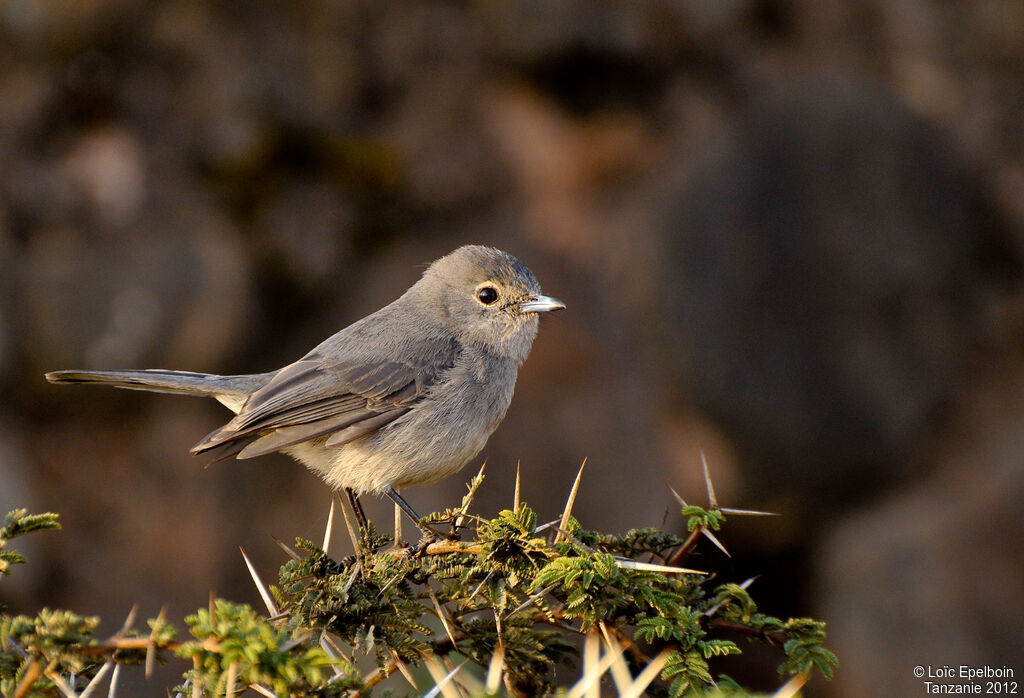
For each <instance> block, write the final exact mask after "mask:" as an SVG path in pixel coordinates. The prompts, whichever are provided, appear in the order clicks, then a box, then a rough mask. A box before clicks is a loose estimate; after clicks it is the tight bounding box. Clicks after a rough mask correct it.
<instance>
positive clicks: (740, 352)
mask: <svg viewBox="0 0 1024 698" xmlns="http://www.w3.org/2000/svg"><path fill="white" fill-rule="evenodd" d="M678 172H679V173H678V174H676V175H674V176H670V177H669V178H668V180H667V184H666V185H665V186H666V187H667V188H668V189H669V192H668V193H667V195H666V198H667V200H668V202H669V203H668V204H667V207H666V210H667V213H666V214H664V215H663V216H662V217H661V218H660V222H659V226H660V227H659V228H658V232H659V234H660V235H661V236H662V239H663V245H664V246H663V248H662V250H663V253H662V254H661V255H660V257H659V262H660V263H661V269H660V275H659V277H658V278H659V279H660V284H659V285H658V287H657V288H656V289H655V291H656V292H657V291H660V290H661V289H670V292H668V293H659V294H658V296H657V297H656V298H652V299H651V302H652V303H657V304H658V305H659V307H660V308H661V309H662V311H661V312H660V313H659V314H658V316H659V317H660V318H661V319H663V320H664V321H665V325H664V327H663V332H664V336H666V337H668V342H669V343H668V348H670V350H674V351H671V353H670V354H669V356H670V357H671V360H672V361H673V362H674V363H675V365H676V366H677V367H678V368H679V369H681V375H680V377H679V380H680V383H679V388H678V390H679V392H680V393H681V394H684V395H692V398H693V400H694V401H695V404H696V406H697V408H698V409H699V410H700V411H701V412H703V413H705V414H708V415H710V416H711V417H712V418H714V419H715V420H717V421H718V423H719V424H720V425H721V426H722V427H723V429H724V430H725V432H726V434H727V435H728V436H729V437H730V438H731V439H732V440H733V442H734V443H736V445H737V446H738V448H739V451H740V457H741V459H742V462H743V465H744V472H745V477H746V479H747V489H748V491H749V492H751V493H752V494H751V496H752V497H754V498H756V499H761V500H763V499H765V498H768V499H770V498H771V497H772V496H773V495H772V494H771V493H781V492H785V493H789V496H801V499H802V501H801V503H800V507H801V508H803V509H805V510H807V509H809V510H811V511H823V510H831V509H834V508H835V507H849V506H852V505H853V504H855V503H856V502H857V501H858V500H859V499H861V498H863V497H867V496H869V495H871V494H872V493H876V492H877V491H878V489H877V488H878V486H879V485H882V484H886V483H894V482H897V481H899V479H900V477H901V476H903V475H905V474H906V473H907V472H908V468H909V467H910V464H911V462H912V455H913V452H914V450H915V449H916V448H917V447H918V445H919V444H920V443H921V440H922V439H923V438H925V436H926V434H927V433H928V430H929V429H930V428H933V427H934V426H935V425H936V424H937V423H938V422H937V421H936V420H938V419H940V418H941V417H942V415H943V408H945V407H946V406H948V405H949V404H950V401H951V400H953V399H954V398H955V397H956V395H957V391H958V390H959V389H960V388H961V387H962V385H963V381H964V379H966V378H967V377H968V376H969V371H970V368H971V366H972V365H973V364H975V363H977V362H978V361H979V360H980V357H981V356H982V355H983V353H984V352H985V351H986V350H990V349H992V347H993V341H994V337H993V334H992V327H991V326H990V325H989V324H988V323H989V321H990V320H991V318H992V316H993V307H997V305H996V303H997V301H996V299H998V298H999V297H1000V294H1002V295H1003V296H1005V295H1006V294H1007V292H1008V291H1009V290H1010V288H1012V284H1013V283H1016V282H1018V280H1019V275H1020V252H1019V250H1017V249H1016V248H1015V240H1014V236H1013V235H1012V234H1011V232H1010V229H1009V227H1008V226H1007V225H1006V224H1005V223H1003V222H1001V220H1000V218H999V216H998V215H997V213H996V212H995V211H994V210H993V206H992V204H991V203H989V202H988V201H987V200H986V197H985V196H984V195H983V194H982V192H981V191H980V190H979V188H978V186H977V184H976V180H975V179H974V178H973V177H972V169H971V167H970V166H969V165H967V164H966V163H965V162H964V160H963V159H962V158H961V157H960V156H959V155H958V154H957V153H956V151H955V149H954V148H952V147H951V146H950V145H949V144H948V143H947V142H945V141H944V140H943V139H942V138H941V137H940V136H939V135H938V134H937V133H936V132H935V131H934V130H933V129H932V128H930V127H929V126H927V125H926V124H924V123H923V122H921V121H920V120H919V119H917V118H915V117H914V116H913V115H911V114H910V113H909V112H908V111H907V110H906V109H904V108H902V107H901V106H900V105H899V104H898V102H896V101H895V100H893V99H892V98H891V97H890V96H888V95H886V94H885V93H884V92H881V91H878V90H876V89H874V88H872V87H870V86H868V85H865V84H858V83H855V82H851V81H848V80H826V79H812V80H801V81H799V82H798V83H794V84H790V85H788V86H783V87H779V88H777V89H776V90H774V91H772V93H771V94H770V95H769V96H768V97H766V98H753V99H751V100H750V102H749V103H748V105H747V106H746V108H745V109H744V110H743V111H742V112H741V113H740V114H739V115H738V117H737V119H736V121H735V124H734V126H733V127H732V128H731V129H729V131H728V132H727V133H726V134H724V135H723V137H722V138H721V139H720V140H719V142H718V143H716V144H714V145H710V146H709V147H708V149H707V153H706V154H705V155H704V156H703V157H700V158H696V159H694V160H693V161H691V162H686V163H684V164H683V165H682V167H681V168H680V170H679V171H678Z"/></svg>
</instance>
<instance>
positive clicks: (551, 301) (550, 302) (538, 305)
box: [519, 296, 565, 313]
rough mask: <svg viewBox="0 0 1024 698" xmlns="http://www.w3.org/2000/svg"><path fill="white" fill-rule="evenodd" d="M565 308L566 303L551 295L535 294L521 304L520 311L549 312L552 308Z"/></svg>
mask: <svg viewBox="0 0 1024 698" xmlns="http://www.w3.org/2000/svg"><path fill="white" fill-rule="evenodd" d="M564 308H565V303H563V302H562V301H560V300H558V299H557V298H552V297H551V296H534V297H533V298H531V299H530V300H528V301H525V302H523V303H520V304H519V312H521V313H548V312H551V311H552V310H562V309H564Z"/></svg>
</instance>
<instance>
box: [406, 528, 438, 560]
mask: <svg viewBox="0 0 1024 698" xmlns="http://www.w3.org/2000/svg"><path fill="white" fill-rule="evenodd" d="M438 540H440V537H439V536H438V535H437V534H436V533H434V532H433V531H424V532H423V537H422V538H420V542H419V543H417V544H416V545H415V546H413V547H410V548H409V555H410V557H420V556H421V555H422V554H423V553H424V552H426V550H427V548H428V547H430V544H431V543H436V542H437V541H438Z"/></svg>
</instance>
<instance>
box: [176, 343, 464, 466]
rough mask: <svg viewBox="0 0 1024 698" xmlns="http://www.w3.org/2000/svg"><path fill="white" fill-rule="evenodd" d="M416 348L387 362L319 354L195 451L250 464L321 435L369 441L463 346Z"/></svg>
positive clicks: (282, 376) (286, 373)
mask: <svg viewBox="0 0 1024 698" xmlns="http://www.w3.org/2000/svg"><path fill="white" fill-rule="evenodd" d="M417 349H418V351H416V353H415V354H413V353H412V352H407V353H408V355H407V356H395V357H392V358H389V359H388V360H374V359H369V358H351V357H346V358H338V357H336V356H335V357H332V356H330V355H327V354H325V353H322V352H319V351H317V350H314V351H313V352H311V353H310V354H308V355H307V356H305V357H304V358H302V359H300V360H299V361H296V362H295V363H293V364H290V365H288V366H285V367H284V368H283V369H281V370H280V371H278V372H277V374H275V375H274V377H273V378H271V379H270V381H269V382H268V383H267V384H266V385H265V386H264V387H263V388H261V389H260V390H258V391H256V392H255V393H253V394H252V397H251V398H249V400H248V401H247V402H246V403H245V405H244V406H243V407H242V409H241V411H240V412H239V413H238V414H237V415H236V416H235V418H234V419H232V420H231V421H230V422H228V423H227V424H225V425H224V426H223V427H221V428H220V429H217V430H216V431H214V432H212V433H211V434H209V435H208V436H207V437H206V438H204V439H203V440H202V441H200V442H199V443H198V444H196V445H195V446H193V447H192V452H193V453H195V454H198V453H203V452H207V451H212V450H217V451H220V457H221V458H225V457H231V456H237V457H238V458H253V457H255V456H259V455H264V454H267V453H273V452H274V451H280V450H281V449H284V448H288V447H289V446H295V445H297V444H300V443H303V442H306V441H310V440H312V439H316V438H319V437H322V436H330V443H329V445H330V446H340V445H342V444H344V443H348V442H349V441H352V440H355V439H357V438H360V437H362V436H366V435H367V434H370V433H372V432H374V431H376V430H377V429H380V428H381V427H383V426H385V425H387V424H389V423H390V422H392V421H394V420H396V419H398V418H399V417H401V416H402V415H403V414H405V413H406V412H408V411H409V410H410V409H412V408H413V407H414V406H415V404H416V403H417V402H418V401H419V400H421V399H422V398H423V396H424V395H425V394H426V392H427V391H428V390H429V389H430V387H431V386H432V385H433V384H434V383H436V382H437V380H438V379H439V378H440V377H442V376H443V374H444V373H446V372H447V371H448V370H449V369H450V368H451V367H452V366H453V365H454V363H455V357H456V354H457V352H458V344H457V342H456V341H455V340H454V338H452V339H450V340H446V339H439V340H437V341H436V342H433V343H432V346H431V347H429V349H430V350H429V351H427V350H426V349H427V347H424V346H422V344H421V345H420V346H419V347H417ZM218 460H219V458H218Z"/></svg>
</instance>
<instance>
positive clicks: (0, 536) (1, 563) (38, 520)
mask: <svg viewBox="0 0 1024 698" xmlns="http://www.w3.org/2000/svg"><path fill="white" fill-rule="evenodd" d="M57 518H58V517H57V514H50V513H46V514H31V515H30V514H29V513H28V511H27V510H26V509H15V510H14V511H12V512H10V513H8V514H7V518H6V519H5V520H4V525H3V528H0V576H2V575H8V574H10V573H11V570H10V567H11V565H13V564H21V563H24V562H25V556H24V555H22V554H21V553H19V552H18V551H17V550H6V548H7V541H9V540H11V539H13V538H17V537H18V536H23V535H25V534H26V533H33V532H35V531H45V530H47V529H54V528H60V523H59V522H58V521H57ZM2 610H3V607H2V606H0V611H2Z"/></svg>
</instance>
